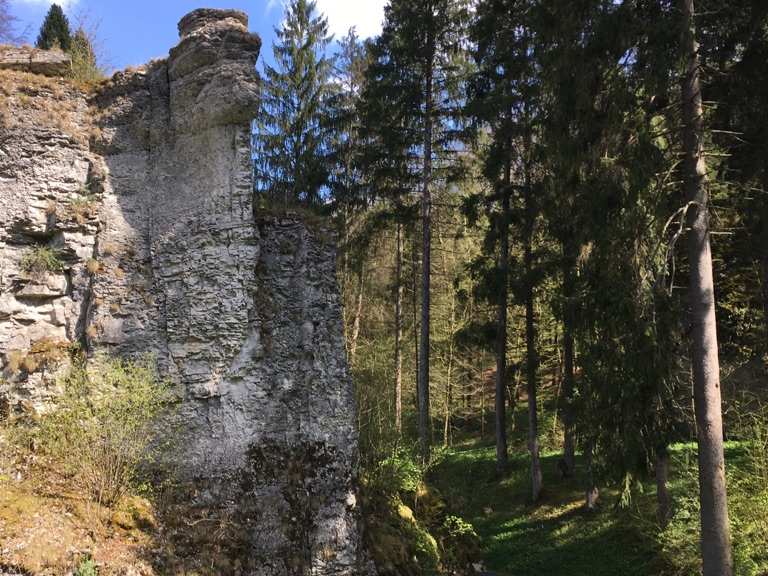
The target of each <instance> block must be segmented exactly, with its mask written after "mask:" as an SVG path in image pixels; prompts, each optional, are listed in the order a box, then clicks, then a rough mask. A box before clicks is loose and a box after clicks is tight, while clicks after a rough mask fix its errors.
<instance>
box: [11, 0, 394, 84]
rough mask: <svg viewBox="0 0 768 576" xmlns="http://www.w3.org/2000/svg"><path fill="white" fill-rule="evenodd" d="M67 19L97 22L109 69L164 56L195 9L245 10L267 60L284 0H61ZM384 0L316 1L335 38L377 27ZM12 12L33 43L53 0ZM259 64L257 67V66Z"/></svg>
mask: <svg viewBox="0 0 768 576" xmlns="http://www.w3.org/2000/svg"><path fill="white" fill-rule="evenodd" d="M58 3H59V4H60V5H61V6H62V7H63V8H64V11H65V12H66V13H67V15H68V16H69V19H70V22H72V23H73V24H74V23H75V22H77V20H78V18H81V17H84V18H86V20H87V22H89V23H90V25H94V24H96V25H98V31H97V36H98V38H99V40H100V44H101V47H100V52H102V53H103V54H104V57H105V60H106V62H107V65H108V67H109V68H110V69H120V68H125V67H126V66H131V65H134V66H135V65H138V64H142V63H144V62H147V61H148V60H149V59H150V58H154V57H163V56H165V55H166V54H167V53H168V49H169V48H170V47H171V46H173V45H174V44H176V42H177V40H178V33H177V31H176V24H177V22H178V21H179V20H180V19H181V17H182V16H184V14H186V13H187V12H189V11H191V10H194V9H195V8H201V7H205V8H237V9H239V10H243V11H244V12H246V13H247V14H248V16H249V19H250V29H251V30H252V31H254V32H256V33H258V34H259V36H261V39H262V49H261V54H262V56H263V57H265V58H267V59H268V60H270V59H271V58H270V57H271V46H272V40H273V38H274V27H275V26H277V25H279V23H280V20H281V19H282V13H283V5H282V0H191V1H190V0H59V1H58ZM384 3H385V0H317V4H318V8H319V9H320V10H322V11H323V12H324V13H325V14H326V15H327V16H328V22H329V26H330V29H331V32H332V33H334V34H335V35H336V37H337V38H339V37H340V36H342V35H343V34H344V33H345V32H346V30H348V29H349V27H350V26H352V25H354V26H355V27H356V28H357V30H358V34H359V35H361V36H363V37H366V36H371V35H375V34H377V33H378V32H379V31H380V30H381V21H382V19H383V7H384ZM10 4H11V10H12V12H13V13H14V14H15V15H16V16H17V17H18V18H19V19H20V20H21V21H22V23H23V25H24V26H28V29H29V34H28V38H27V41H28V42H29V43H34V41H35V38H36V36H37V31H38V29H39V28H40V24H41V22H42V20H43V18H44V17H45V13H46V12H47V11H48V8H49V6H50V5H51V0H11V2H10ZM259 67H261V66H259Z"/></svg>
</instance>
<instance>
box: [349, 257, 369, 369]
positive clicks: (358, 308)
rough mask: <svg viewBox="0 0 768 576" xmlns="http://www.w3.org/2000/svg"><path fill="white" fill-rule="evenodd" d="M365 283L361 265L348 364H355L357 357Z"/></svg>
mask: <svg viewBox="0 0 768 576" xmlns="http://www.w3.org/2000/svg"><path fill="white" fill-rule="evenodd" d="M364 287H365V283H364V282H363V264H362V263H361V264H360V269H359V271H358V274H357V298H356V303H355V316H354V318H353V320H352V334H351V336H350V339H349V363H350V364H352V365H354V364H355V356H356V355H357V339H358V337H359V336H360V317H361V316H362V315H363V296H364Z"/></svg>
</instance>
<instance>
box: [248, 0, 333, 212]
mask: <svg viewBox="0 0 768 576" xmlns="http://www.w3.org/2000/svg"><path fill="white" fill-rule="evenodd" d="M275 32H276V34H277V40H276V42H275V43H274V44H273V45H272V52H273V54H274V58H275V67H272V66H266V67H265V70H264V81H263V85H262V96H261V110H260V113H259V114H258V115H257V117H256V121H255V126H254V128H255V133H254V155H255V162H254V165H255V168H254V170H255V174H254V176H255V178H254V180H255V186H256V190H257V192H259V193H262V194H264V195H265V196H266V197H268V198H270V199H272V200H274V201H275V202H278V203H280V204H281V205H282V206H284V207H287V206H289V205H290V204H292V203H296V202H303V203H307V204H314V205H320V204H321V203H322V202H323V190H324V188H325V187H326V185H327V182H328V177H329V170H328V167H327V161H326V160H327V156H328V154H329V131H328V129H327V126H326V125H325V124H326V122H325V121H326V118H327V111H328V110H327V107H328V101H329V96H330V94H331V90H332V83H331V72H332V67H333V60H332V59H330V58H328V57H326V56H325V49H326V47H327V46H328V44H329V43H330V42H331V40H332V37H331V36H329V35H328V22H327V20H326V18H325V17H324V16H322V15H318V14H317V13H316V5H315V2H312V1H310V0H292V1H291V2H290V3H289V4H288V6H287V7H286V13H285V19H284V20H283V22H282V24H281V26H280V28H277V29H276V30H275Z"/></svg>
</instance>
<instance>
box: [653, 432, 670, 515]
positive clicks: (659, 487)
mask: <svg viewBox="0 0 768 576" xmlns="http://www.w3.org/2000/svg"><path fill="white" fill-rule="evenodd" d="M668 480H669V450H668V449H667V446H666V444H662V445H660V446H659V447H658V448H657V449H656V505H657V510H656V516H657V517H658V520H659V524H660V525H661V526H662V527H666V525H667V524H668V523H669V518H670V515H671V513H672V496H671V495H670V493H669V487H668V486H667V482H668Z"/></svg>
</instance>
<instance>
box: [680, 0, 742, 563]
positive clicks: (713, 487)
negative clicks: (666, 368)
mask: <svg viewBox="0 0 768 576" xmlns="http://www.w3.org/2000/svg"><path fill="white" fill-rule="evenodd" d="M681 8H682V12H683V17H684V21H685V35H684V37H685V38H684V45H683V53H684V56H685V58H686V60H687V69H686V73H685V77H684V78H683V85H682V106H683V146H684V154H685V174H684V182H685V190H686V196H687V199H688V202H689V203H690V207H689V210H688V227H689V230H688V259H689V264H690V269H691V272H690V273H691V277H690V286H689V294H688V298H689V305H690V313H691V337H692V340H693V342H692V343H693V346H692V352H693V353H692V364H693V390H694V406H695V410H696V423H697V431H698V441H699V498H700V501H701V553H702V563H703V574H704V576H730V575H731V574H732V573H733V563H732V560H731V542H730V528H729V524H728V501H727V497H726V486H725V458H724V454H723V420H722V407H721V398H720V366H719V359H718V352H717V323H716V318H715V293H714V281H713V275H712V253H711V251H710V243H709V192H708V188H707V166H706V161H705V158H704V150H703V141H702V140H703V135H704V131H703V119H702V113H703V112H702V98H701V87H700V83H699V71H700V62H699V54H698V51H699V45H698V42H697V41H696V26H695V22H694V13H695V12H694V7H693V0H681Z"/></svg>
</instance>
